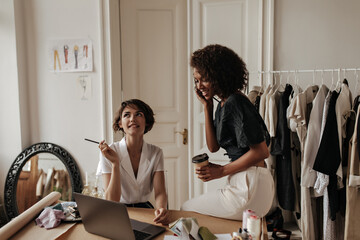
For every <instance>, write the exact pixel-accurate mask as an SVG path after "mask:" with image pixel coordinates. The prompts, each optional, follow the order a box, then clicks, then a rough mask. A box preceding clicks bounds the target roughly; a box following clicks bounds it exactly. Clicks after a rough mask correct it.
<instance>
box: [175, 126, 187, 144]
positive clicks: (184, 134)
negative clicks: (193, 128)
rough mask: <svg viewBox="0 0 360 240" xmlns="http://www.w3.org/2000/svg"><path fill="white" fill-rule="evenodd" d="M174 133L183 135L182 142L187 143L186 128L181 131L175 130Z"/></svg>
mask: <svg viewBox="0 0 360 240" xmlns="http://www.w3.org/2000/svg"><path fill="white" fill-rule="evenodd" d="M175 133H179V134H181V135H182V136H183V144H184V145H186V144H187V143H188V130H187V129H186V128H184V130H182V131H181V132H179V131H175Z"/></svg>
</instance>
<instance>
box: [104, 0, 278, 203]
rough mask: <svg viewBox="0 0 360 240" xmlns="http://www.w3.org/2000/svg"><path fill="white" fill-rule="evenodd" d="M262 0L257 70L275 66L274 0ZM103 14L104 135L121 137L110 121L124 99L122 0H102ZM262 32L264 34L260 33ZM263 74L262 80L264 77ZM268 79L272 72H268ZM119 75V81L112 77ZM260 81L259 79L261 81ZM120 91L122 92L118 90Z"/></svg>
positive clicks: (189, 30) (190, 184) (190, 150)
mask: <svg viewBox="0 0 360 240" xmlns="http://www.w3.org/2000/svg"><path fill="white" fill-rule="evenodd" d="M258 1H259V6H260V7H259V24H258V33H259V38H258V47H259V48H260V49H261V51H259V56H258V71H270V70H273V50H274V0H258ZM191 3H192V0H187V22H188V27H187V33H188V37H187V49H188V53H191V51H192V49H193V46H192V39H191V37H192V26H191V23H192V19H191V7H190V6H191ZM99 15H100V21H101V22H100V24H99V32H100V46H101V49H100V53H101V55H100V66H101V67H100V69H99V71H100V76H101V79H100V81H101V101H102V103H101V111H102V116H101V122H102V128H103V129H102V134H103V139H105V140H106V141H108V142H113V141H118V140H119V139H120V138H121V137H122V136H118V135H115V134H114V133H113V131H112V126H111V122H112V119H113V113H114V112H115V111H116V110H117V107H118V106H119V105H120V104H121V102H122V100H123V99H122V77H121V48H120V44H119V43H120V0H104V1H99ZM260 33H261V34H260ZM262 77H263V76H262V75H261V78H260V80H262ZM265 78H266V80H267V82H269V81H270V78H271V75H267V76H265ZM112 79H120V81H112ZM191 79H192V70H191V68H190V66H189V67H188V80H189V81H188V128H189V132H190V133H192V132H193V124H194V122H193V117H194V116H193V113H194V107H193V104H192V103H193V88H192V82H191ZM258 84H260V83H258ZM119 92H121V94H119ZM193 143H194V139H193V135H192V134H190V135H189V139H188V144H189V147H188V166H189V167H188V178H189V179H188V189H189V191H188V194H189V198H192V197H194V188H193V185H194V177H193V173H192V171H193V170H192V164H191V158H192V156H193V153H194V146H193Z"/></svg>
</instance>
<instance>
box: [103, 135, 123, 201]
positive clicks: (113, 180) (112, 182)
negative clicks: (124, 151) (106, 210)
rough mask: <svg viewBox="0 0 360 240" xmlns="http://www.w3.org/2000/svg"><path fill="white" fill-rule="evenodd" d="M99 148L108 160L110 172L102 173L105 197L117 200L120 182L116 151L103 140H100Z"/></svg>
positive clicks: (118, 199) (118, 161)
mask: <svg viewBox="0 0 360 240" xmlns="http://www.w3.org/2000/svg"><path fill="white" fill-rule="evenodd" d="M99 148H100V150H101V152H102V154H103V155H104V157H106V158H107V159H108V160H109V161H110V162H111V165H112V167H111V173H105V174H103V180H104V188H105V198H106V199H107V200H111V201H115V202H119V201H120V196H121V184H120V160H119V157H118V155H117V153H116V152H115V151H114V150H113V149H112V148H110V147H109V146H108V145H107V144H106V143H105V141H104V140H103V141H101V142H100V144H99Z"/></svg>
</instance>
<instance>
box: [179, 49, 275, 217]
mask: <svg viewBox="0 0 360 240" xmlns="http://www.w3.org/2000/svg"><path fill="white" fill-rule="evenodd" d="M190 65H191V67H192V68H193V75H194V81H195V92H196V95H197V98H198V99H199V100H200V102H201V103H202V105H203V107H204V115H205V132H206V144H207V147H208V149H209V150H210V152H217V151H218V150H219V149H220V147H222V148H224V149H225V150H226V152H227V155H228V156H229V158H230V163H228V164H226V165H217V164H213V163H210V164H209V165H207V166H204V167H197V168H196V173H197V174H198V178H199V179H201V180H202V181H204V182H207V181H210V180H213V179H217V178H222V177H224V176H228V178H227V183H226V186H225V187H224V188H222V189H218V190H217V191H213V192H207V193H205V194H203V195H201V196H199V197H196V198H194V199H191V200H188V201H187V202H185V203H184V204H183V206H182V210H187V211H196V212H200V213H203V214H208V215H212V216H216V217H222V218H228V219H236V220H241V219H242V214H243V211H244V210H247V209H251V210H253V211H255V213H256V214H257V215H258V216H260V217H263V216H264V215H266V214H267V212H268V211H269V210H270V207H271V205H272V202H273V197H274V182H273V178H272V176H271V173H270V172H269V170H268V169H267V168H266V166H265V162H264V159H265V158H267V157H268V156H269V150H268V144H269V133H268V131H267V129H266V126H265V124H264V122H263V120H262V118H261V116H260V115H259V113H258V112H257V111H256V109H255V107H254V105H253V104H252V103H251V102H250V101H249V99H248V98H247V97H246V96H245V95H244V94H243V93H242V92H241V91H242V90H244V88H245V87H246V85H247V82H248V71H247V69H246V64H245V63H244V62H243V60H242V59H241V58H240V57H239V56H238V55H237V54H236V53H235V52H234V51H233V50H231V49H229V48H227V47H224V46H221V45H209V46H206V47H205V48H203V49H199V50H197V51H195V52H194V53H193V54H192V56H191V62H190ZM215 95H216V96H217V97H218V98H220V102H219V104H218V105H217V108H216V112H215V119H213V109H214V102H213V97H214V96H215Z"/></svg>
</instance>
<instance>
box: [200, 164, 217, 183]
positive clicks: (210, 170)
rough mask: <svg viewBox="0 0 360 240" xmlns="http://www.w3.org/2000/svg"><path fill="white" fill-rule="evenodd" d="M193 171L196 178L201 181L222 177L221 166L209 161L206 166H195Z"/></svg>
mask: <svg viewBox="0 0 360 240" xmlns="http://www.w3.org/2000/svg"><path fill="white" fill-rule="evenodd" d="M195 173H196V174H197V175H198V178H199V179H201V181H203V182H207V181H210V180H213V179H217V178H221V177H223V176H224V175H223V166H222V165H218V164H214V163H209V165H207V166H203V167H197V168H196V169H195Z"/></svg>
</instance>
